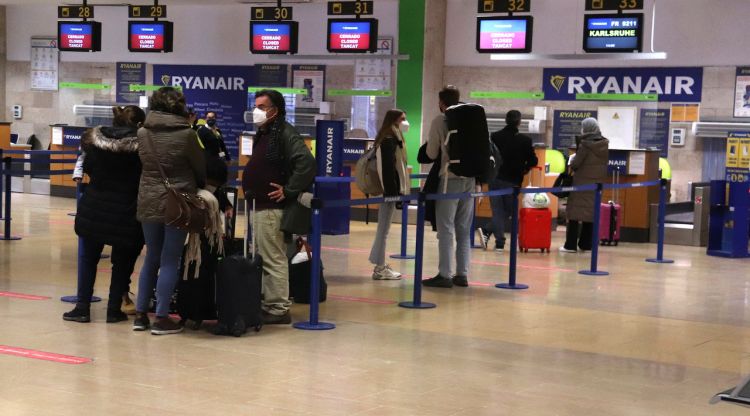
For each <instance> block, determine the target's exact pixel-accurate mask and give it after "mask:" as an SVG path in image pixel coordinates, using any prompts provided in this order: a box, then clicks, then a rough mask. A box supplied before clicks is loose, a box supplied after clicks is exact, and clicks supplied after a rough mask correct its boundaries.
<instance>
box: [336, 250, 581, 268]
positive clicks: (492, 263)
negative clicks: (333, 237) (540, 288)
mask: <svg viewBox="0 0 750 416" xmlns="http://www.w3.org/2000/svg"><path fill="white" fill-rule="evenodd" d="M323 250H327V251H341V252H345V253H369V252H370V250H363V249H359V248H343V247H327V246H323ZM471 264H481V265H485V266H508V263H499V262H494V261H472V262H471ZM518 268H519V269H529V270H547V271H554V272H575V270H573V269H559V268H557V267H545V266H526V265H523V264H519V265H518Z"/></svg>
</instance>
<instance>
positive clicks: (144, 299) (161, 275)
mask: <svg viewBox="0 0 750 416" xmlns="http://www.w3.org/2000/svg"><path fill="white" fill-rule="evenodd" d="M142 226H143V236H144V237H145V239H146V258H145V260H144V261H143V268H142V269H141V276H140V277H139V278H138V302H137V303H136V310H137V311H138V312H143V313H146V312H148V302H149V299H150V298H151V294H152V293H153V291H154V287H156V316H158V317H160V318H161V317H166V316H168V315H169V302H170V301H171V299H172V294H173V293H174V289H175V286H176V285H177V279H178V278H179V276H178V273H179V268H180V260H181V258H182V248H183V246H184V245H185V237H187V231H183V230H178V229H177V228H174V227H171V226H168V225H164V224H163V223H160V222H143V223H142ZM157 275H158V279H157Z"/></svg>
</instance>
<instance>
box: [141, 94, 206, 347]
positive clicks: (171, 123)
mask: <svg viewBox="0 0 750 416" xmlns="http://www.w3.org/2000/svg"><path fill="white" fill-rule="evenodd" d="M187 117H188V112H187V108H186V106H185V97H184V96H183V95H182V93H181V92H180V91H178V90H176V89H174V88H172V87H163V88H160V89H159V90H158V91H156V92H155V93H154V95H153V96H151V99H150V100H149V113H148V116H147V117H146V122H145V123H144V124H143V128H142V129H140V130H139V131H138V140H139V143H140V146H139V148H138V153H139V155H140V158H141V163H142V164H143V173H142V174H141V184H140V189H139V192H138V219H139V220H140V221H141V223H142V224H143V234H144V236H145V238H146V259H145V260H144V262H143V268H142V269H141V275H140V278H139V280H138V301H137V303H136V314H135V321H134V322H133V330H134V331H145V330H147V329H149V328H151V333H152V334H154V335H165V334H174V333H178V332H181V331H182V329H183V328H182V326H181V325H180V324H179V323H178V322H175V321H173V320H172V319H170V318H169V303H170V300H171V299H172V294H173V293H174V289H175V285H176V284H177V278H178V269H179V263H180V258H181V255H182V248H183V245H184V243H185V237H187V231H185V230H180V229H178V228H176V227H173V226H171V225H166V224H165V223H164V213H165V209H166V200H167V188H166V186H165V183H164V180H163V179H162V175H161V173H160V171H159V165H161V166H162V168H163V169H164V173H165V175H166V176H167V179H168V180H169V183H170V185H171V186H172V187H173V188H175V189H176V190H178V191H181V192H188V193H193V194H194V193H196V192H197V191H198V188H203V187H204V186H205V184H206V160H205V157H204V154H203V147H202V146H201V144H200V140H199V139H198V135H197V134H196V133H195V130H193V129H192V128H191V127H190V123H189V122H188V119H187ZM157 276H158V280H157ZM154 287H156V321H155V322H154V324H153V326H152V325H151V322H150V320H149V318H148V315H146V312H148V308H149V300H150V297H151V294H152V293H153V291H154Z"/></svg>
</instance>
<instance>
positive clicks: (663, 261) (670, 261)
mask: <svg viewBox="0 0 750 416" xmlns="http://www.w3.org/2000/svg"><path fill="white" fill-rule="evenodd" d="M646 261H647V262H649V263H660V264H672V263H674V260H670V259H661V260H659V259H646Z"/></svg>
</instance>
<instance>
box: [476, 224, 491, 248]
mask: <svg viewBox="0 0 750 416" xmlns="http://www.w3.org/2000/svg"><path fill="white" fill-rule="evenodd" d="M475 232H476V234H477V235H476V238H477V239H478V240H479V244H480V245H481V246H482V248H484V249H485V250H487V243H488V242H489V241H488V240H489V239H490V238H489V237H488V236H486V235H485V234H484V231H483V230H482V229H481V228H480V227H477V229H476V230H475Z"/></svg>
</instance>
